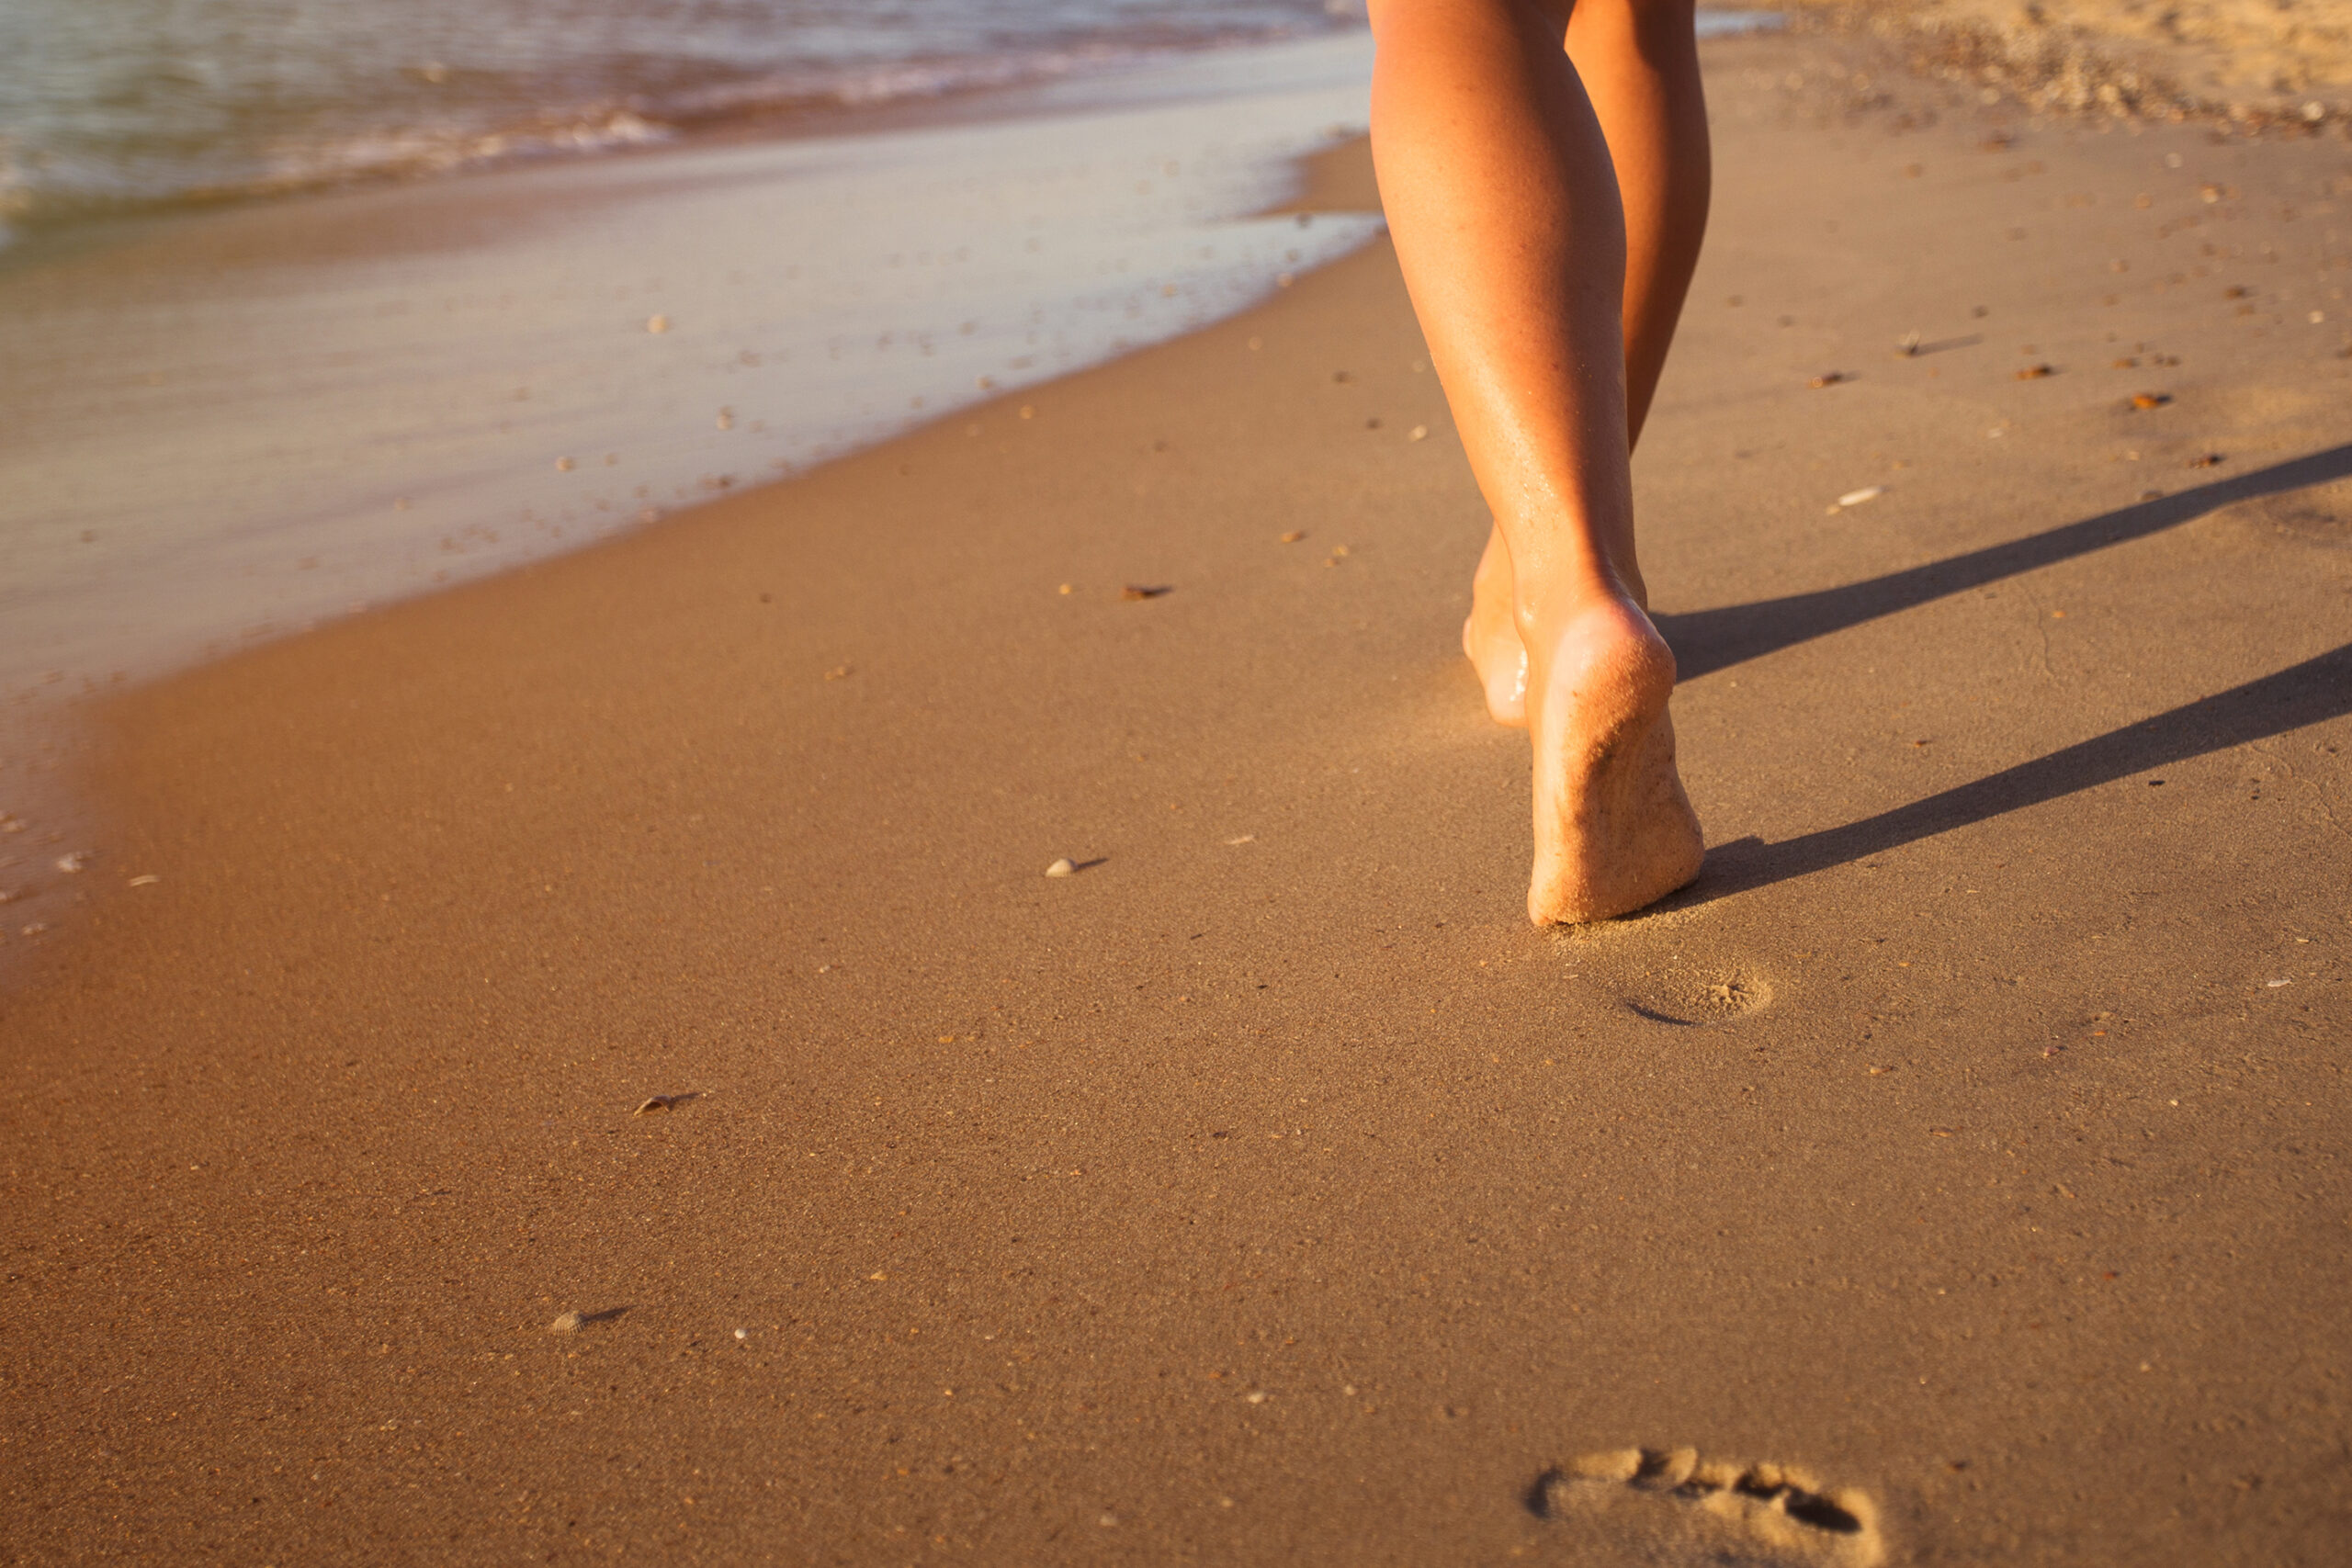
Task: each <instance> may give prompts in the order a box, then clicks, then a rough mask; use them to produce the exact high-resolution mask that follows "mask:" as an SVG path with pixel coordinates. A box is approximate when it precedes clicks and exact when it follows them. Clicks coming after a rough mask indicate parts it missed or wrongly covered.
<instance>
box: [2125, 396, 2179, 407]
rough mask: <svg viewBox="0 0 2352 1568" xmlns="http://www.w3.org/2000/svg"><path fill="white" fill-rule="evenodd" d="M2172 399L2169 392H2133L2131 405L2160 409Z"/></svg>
mask: <svg viewBox="0 0 2352 1568" xmlns="http://www.w3.org/2000/svg"><path fill="white" fill-rule="evenodd" d="M2170 401H2172V394H2171V393H2170V392H2134V393H2132V394H2131V406H2132V407H2133V408H2135V409H2160V408H2162V407H2164V406H2165V404H2166V403H2168V402H2170Z"/></svg>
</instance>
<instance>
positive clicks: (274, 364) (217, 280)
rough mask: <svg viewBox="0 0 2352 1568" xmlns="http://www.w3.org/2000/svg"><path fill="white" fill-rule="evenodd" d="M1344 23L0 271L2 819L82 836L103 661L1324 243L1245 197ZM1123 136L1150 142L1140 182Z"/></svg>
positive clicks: (806, 456) (840, 440)
mask: <svg viewBox="0 0 2352 1568" xmlns="http://www.w3.org/2000/svg"><path fill="white" fill-rule="evenodd" d="M1362 53H1363V49H1362V45H1361V40H1358V39H1353V38H1351V37H1348V38H1340V39H1336V40H1329V41H1326V42H1322V43H1317V44H1310V45H1305V46H1287V47H1281V48H1274V49H1260V50H1254V51H1238V50H1237V51H1216V52H1214V53H1213V54H1208V55H1202V56H1198V57H1194V58H1191V59H1187V60H1183V61H1179V62H1173V63H1163V64H1161V65H1159V66H1157V67H1154V68H1152V69H1148V70H1136V71H1128V72H1125V73H1103V74H1100V75H1097V76H1094V77H1090V78H1088V79H1086V80H1085V81H1083V82H1078V83H1061V84H1051V85H1044V86H1040V87H1036V88H1033V89H1026V90H1022V91H1018V92H1008V93H1003V94H999V95H994V96H990V97H989V98H988V99H987V100H986V101H985V102H982V101H979V100H973V101H970V102H967V103H966V104H964V105H961V106H954V107H950V106H943V105H938V104H930V105H924V106H899V107H895V108H886V109H879V110H876V111H874V112H872V113H870V114H865V115H863V116H856V117H849V118H846V119H845V121H844V123H845V125H846V126H847V128H848V133H845V134H831V135H826V136H817V137H811V136H799V137H776V136H773V135H764V136H763V135H753V134H741V135H729V136H715V137H710V138H706V139H699V140H697V141H695V142H694V143H693V144H692V145H679V146H671V147H664V148H656V149H648V150H645V151H644V152H641V153H640V154H639V155H637V156H633V157H627V158H623V157H610V158H601V159H588V160H577V161H571V162H568V163H563V164H553V163H550V164H535V165H528V166H519V167H510V168H504V169H500V170H495V171H490V172H486V173H484V174H482V175H479V176H476V177H471V178H455V179H447V180H435V181H420V182H409V183H402V184H392V185H386V186H379V187H378V188H375V189H372V190H366V191H356V192H347V193H341V194H337V195H332V196H323V197H314V198H311V199H306V200H296V201H287V202H277V203H261V204H253V205H248V206H243V207H240V208H236V209H221V210H219V211H216V212H212V213H206V214H197V215H187V216H178V215H175V216H174V217H173V218H171V219H169V220H153V221H145V222H140V223H134V224H129V225H126V226H123V227H121V228H119V230H117V231H114V232H113V233H112V234H110V235H105V236H85V237H84V239H85V243H87V244H88V246H89V249H88V251H87V254H80V255H75V256H73V257H71V258H70V259H69V260H68V261H66V262H64V263H62V264H59V265H22V266H19V267H18V268H17V269H16V270H14V271H11V272H6V273H5V274H0V321H6V323H7V325H8V327H9V331H8V333H7V337H8V339H9V341H10V343H11V352H9V353H8V354H6V355H0V368H5V369H6V372H7V374H6V385H7V386H8V387H9V389H10V392H9V395H8V397H7V398H6V400H5V407H0V412H5V414H6V417H7V418H8V420H9V421H10V423H12V426H13V427H14V428H15V429H16V430H17V432H18V434H19V435H20V437H21V439H20V440H19V442H18V443H17V445H16V446H15V447H14V448H13V455H12V458H11V459H9V460H6V461H0V484H5V488H6V493H7V494H9V495H11V496H13V497H15V498H16V499H15V500H14V501H13V502H0V566H5V567H6V575H7V576H8V577H9V579H10V580H11V587H10V589H9V590H8V591H7V592H6V593H5V594H0V618H5V619H6V622H7V623H8V625H9V626H10V635H9V637H7V638H6V642H5V644H0V702H5V703H6V711H5V713H0V724H5V725H6V736H5V739H6V748H5V753H6V755H9V756H13V757H14V758H15V759H17V761H15V763H14V765H12V766H8V767H6V769H5V771H0V812H5V813H7V814H12V815H10V816H9V817H8V818H7V819H9V820H27V821H30V822H32V823H33V824H34V825H35V827H34V831H35V834H36V836H39V837H41V838H50V837H51V836H52V835H54V836H55V842H54V845H53V847H54V849H55V850H56V852H58V853H61V854H62V853H64V852H67V851H68V850H69V849H74V848H90V847H97V846H96V845H95V844H94V843H93V842H92V840H90V838H89V835H90V834H91V833H92V831H93V830H94V825H93V824H92V823H91V822H90V820H89V818H87V815H86V814H85V813H83V812H81V811H79V810H78V808H77V807H76V803H75V802H74V800H73V799H72V798H70V797H68V796H65V795H62V793H61V792H60V790H59V789H58V788H57V787H56V786H55V784H54V776H55V775H54V770H53V769H51V767H49V766H48V764H49V763H51V761H54V759H55V757H56V756H57V755H60V754H62V753H63V752H65V751H68V750H72V749H73V748H74V747H75V746H76V745H78V743H79V742H78V739H77V736H78V734H79V727H78V726H77V724H76V723H75V721H74V718H73V716H72V713H71V709H72V708H73V706H74V705H75V704H78V703H81V702H85V701H87V700H90V699H93V698H96V697H99V696H101V695H103V694H104V693H105V692H106V691H107V690H108V689H110V688H116V687H119V686H121V685H123V684H125V683H126V682H134V681H141V680H144V679H149V678H152V677H153V676H155V675H157V674H159V673H162V672H164V671H168V670H169V669H171V668H174V667H175V666H180V665H185V664H186V663H187V662H189V661H191V660H205V659H210V658H218V657H221V656H224V655H226V654H228V653H230V652H232V651H234V650H235V649H237V648H239V647H245V646H251V645H253V644H254V643H255V642H257V641H261V640H266V639H268V638H270V637H278V636H284V635H288V633H299V632H300V631H301V630H302V629H304V628H306V627H309V626H316V625H320V624H323V623H326V622H331V621H333V620H334V619H336V618H339V617H341V616H344V615H349V614H353V613H356V612H358V611H359V610H361V609H363V608H364V607H366V606H368V605H369V604H381V603H384V602H387V601H391V600H398V599H401V598H404V597H407V596H410V595H413V594H415V593H419V592H432V591H434V590H435V589H436V588H439V587H443V586H446V585H447V584H448V583H451V582H454V581H466V580H469V579H471V578H474V577H479V576H481V575H483V574H484V573H487V572H494V571H500V570H511V569H513V568H514V567H515V566H517V565H520V564H522V563H523V562H525V561H527V560H531V559H536V558H548V557H549V556H551V555H553V554H557V553H560V552H561V551H563V550H566V549H569V548H571V547H577V545H579V544H580V543H581V542H582V541H583V540H588V539H594V538H596V537H598V536H605V535H609V534H612V533H616V532H619V531H622V530H624V529H626V528H627V527H629V526H635V525H643V524H644V523H645V522H646V521H649V520H650V519H652V518H655V517H658V516H660V515H662V514H663V513H669V512H672V511H674V510H676V509H678V508H679V507H681V506H690V505H692V504H694V503H695V502H699V501H703V500H707V499H708V498H709V497H711V496H713V495H717V494H719V493H723V492H725V491H729V490H731V489H734V488H736V487H738V486H740V485H744V484H751V483H757V482H759V481H760V480H761V479H763V478H774V477H775V476H776V475H778V474H780V473H789V472H793V471H797V469H799V468H805V467H806V466H807V465H808V464H809V463H810V462H812V461H822V460H824V459H825V458H827V457H831V456H833V455H835V454H836V453H838V452H839V451H841V450H843V449H848V448H856V447H860V446H866V445H870V444H871V443H872V442H874V441H876V440H879V439H883V438H886V437H887V436H888V435H889V434H893V433H894V432H897V431H901V430H903V429H905V428H908V427H909V426H910V425H911V424H913V423H916V422H918V421H924V420H932V419H936V418H940V417H945V416H946V415H948V414H950V413H952V412H954V411H955V410H956V408H957V407H959V406H962V405H966V404H968V403H971V402H974V401H977V400H982V399H985V398H987V397H989V396H990V395H992V394H993V393H995V392H998V391H1003V390H1012V389H1020V388H1022V387H1023V386H1032V385H1035V384H1037V383H1038V382H1039V380H1040V379H1041V378H1046V377H1050V376H1052V375H1055V374H1058V373H1062V372H1064V371H1066V370H1068V369H1069V368H1072V367H1076V366H1081V365H1085V364H1089V363H1093V362H1097V361H1099V360H1101V359H1103V358H1104V357H1107V356H1111V355H1117V354H1121V353H1126V352H1131V351H1132V349H1133V348H1134V347H1136V346H1137V344H1140V343H1148V342H1151V341H1156V340H1158V339H1160V338H1164V337H1166V336H1168V335H1170V334H1172V333H1176V332H1180V331H1182V330H1185V329H1186V328H1187V327H1189V326H1192V325H1197V324H1198V323H1199V322H1201V321H1206V320H1213V319H1216V318H1217V317H1219V316H1221V315H1224V314H1227V313H1229V312H1230V311H1231V310H1235V309H1238V308H1241V307H1243V306H1246V305H1247V304H1248V303H1249V302H1250V300H1252V299H1256V298H1258V297H1261V296H1262V295H1264V294H1267V293H1271V292H1272V291H1274V288H1275V285H1276V283H1277V281H1278V280H1279V278H1280V277H1287V276H1291V275H1292V273H1293V272H1295V271H1296V270H1300V269H1303V268H1306V267H1310V266H1312V265H1317V264H1318V263H1320V262H1322V261H1324V260H1327V259H1329V257H1331V256H1333V255H1336V254H1344V253H1345V252H1346V251H1348V250H1350V249H1351V248H1352V247H1353V246H1354V245H1355V244H1358V243H1362V240H1363V237H1365V236H1366V235H1368V234H1369V233H1370V232H1371V231H1373V230H1374V229H1375V228H1376V225H1377V220H1376V219H1359V218H1355V217H1351V216H1349V215H1344V214H1336V213H1334V214H1329V215H1327V217H1326V218H1325V219H1324V220H1322V221H1320V222H1317V223H1316V224H1315V225H1314V226H1313V227H1312V228H1311V229H1309V228H1305V227H1298V226H1294V225H1292V224H1289V223H1287V222H1280V221H1276V220H1274V219H1273V218H1272V217H1271V216H1258V217H1253V216H1251V215H1252V214H1265V213H1267V211H1268V209H1271V208H1273V207H1276V206H1279V205H1281V199H1280V198H1281V197H1282V195H1283V192H1284V190H1285V189H1286V188H1287V187H1288V185H1289V184H1290V183H1291V179H1292V176H1291V175H1290V174H1289V173H1287V169H1288V166H1289V164H1290V163H1291V162H1292V161H1293V160H1295V157H1296V156H1297V155H1299V154H1301V153H1305V152H1308V151H1310V150H1311V149H1313V148H1314V147H1316V146H1317V145H1320V144H1323V143H1326V142H1328V141H1329V140H1330V139H1331V135H1332V132H1331V130H1330V129H1329V128H1330V125H1331V124H1332V123H1333V119H1334V118H1336V120H1337V122H1338V123H1340V125H1342V126H1344V124H1345V122H1346V121H1347V120H1348V119H1349V118H1351V117H1353V116H1360V105H1359V106H1357V107H1351V103H1352V102H1353V101H1354V100H1357V99H1360V97H1361V94H1360V92H1356V91H1354V90H1352V89H1351V88H1350V86H1349V85H1348V83H1349V81H1350V80H1351V73H1355V72H1356V71H1357V69H1358V67H1359V66H1360V65H1361V63H1362V62H1361V58H1360V57H1361V56H1362ZM1358 123H1359V124H1360V118H1359V119H1358ZM1070 137H1079V138H1081V139H1083V141H1084V143H1085V151H1084V152H1082V153H1080V152H1065V151H1061V150H1059V149H1058V148H1057V145H1056V144H1057V141H1062V140H1065V139H1068V138H1070ZM1123 161H1124V162H1125V163H1128V164H1136V165H1138V166H1139V168H1141V169H1146V170H1148V173H1149V174H1150V175H1159V174H1160V173H1161V167H1162V164H1163V163H1164V164H1166V165H1167V167H1168V168H1169V169H1170V171H1171V172H1172V171H1174V170H1175V169H1176V168H1177V167H1178V163H1179V161H1181V164H1182V165H1183V169H1184V173H1183V175H1182V179H1179V180H1163V181H1162V182H1160V183H1162V184H1163V185H1164V186H1166V189H1165V190H1164V192H1161V193H1159V194H1151V193H1150V185H1149V183H1148V182H1144V183H1140V184H1138V185H1136V186H1135V187H1134V188H1129V187H1128V186H1125V185H1120V184H1118V183H1117V175H1118V171H1119V169H1120V165H1121V164H1122V162H1123ZM1090 171H1091V172H1090ZM944 183H952V184H956V185H960V186H964V187H966V188H963V189H961V190H958V191H956V192H954V193H952V194H948V193H944V192H943V191H942V190H940V189H935V188H933V187H937V186H942V185H943V184H944ZM1016 204H1017V205H1016ZM1016 220H1021V221H1016ZM1300 222H1301V224H1304V223H1305V222H1306V220H1303V219H1302V220H1300ZM943 224H944V225H945V226H946V227H947V229H948V230H949V231H952V232H953V233H954V234H955V236H956V239H957V240H958V241H960V242H961V243H959V244H957V245H956V246H952V247H951V246H944V245H941V244H938V243H935V240H934V231H936V230H938V229H939V228H940V226H941V225H943ZM861 247H862V248H861ZM951 250H952V251H953V254H952V255H951V254H948V253H949V251H951ZM934 251H936V252H937V253H938V254H937V256H936V259H935V260H934V254H933V253H934ZM779 252H780V253H781V254H779ZM1196 253H1197V254H1196ZM1259 253H1263V254H1259ZM901 262H909V263H914V264H921V265H910V266H907V267H905V268H903V269H902V268H901V266H900V264H901ZM1131 269H1132V271H1131ZM976 329H977V331H976ZM934 355H935V356H936V357H934ZM975 379H976V380H977V386H976V385H974V381H975ZM697 404H699V405H700V406H699V408H697V407H696V406H695V405H697ZM894 408H895V412H893V410H894ZM714 427H715V428H714ZM600 454H601V456H600ZM60 694H63V700H62V701H61V700H59V699H60ZM68 840H74V842H69V841H68ZM18 878H19V881H20V882H21V880H22V879H23V873H22V872H21V871H20V872H19V873H18ZM40 880H41V881H43V882H46V883H47V884H49V885H50V886H51V887H52V888H53V887H56V886H66V885H68V884H66V883H62V882H61V881H60V880H59V879H58V878H56V877H54V876H44V877H42V878H40ZM7 887H8V884H6V882H0V890H5V889H7ZM14 890H15V891H18V892H21V893H27V894H28V895H32V894H37V892H38V890H36V889H30V888H27V887H24V886H17V888H15V889H14ZM36 902H38V898H37V897H36ZM14 913H16V914H17V916H19V917H20V918H18V919H17V920H16V924H17V925H18V926H21V925H24V924H28V923H39V922H40V921H42V920H45V919H48V912H47V911H46V910H44V909H41V908H34V909H31V910H29V911H21V910H20V911H14Z"/></svg>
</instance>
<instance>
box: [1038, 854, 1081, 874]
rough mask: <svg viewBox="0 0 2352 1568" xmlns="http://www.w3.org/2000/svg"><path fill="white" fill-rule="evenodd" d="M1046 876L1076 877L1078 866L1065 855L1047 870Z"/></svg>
mask: <svg viewBox="0 0 2352 1568" xmlns="http://www.w3.org/2000/svg"><path fill="white" fill-rule="evenodd" d="M1077 874H1078V866H1077V864H1076V863H1074V862H1073V861H1071V859H1070V858H1069V856H1068V855H1064V856H1062V857H1061V859H1059V860H1057V861H1056V862H1054V863H1053V864H1051V865H1049V866H1047V867H1046V875H1047V876H1076V875H1077Z"/></svg>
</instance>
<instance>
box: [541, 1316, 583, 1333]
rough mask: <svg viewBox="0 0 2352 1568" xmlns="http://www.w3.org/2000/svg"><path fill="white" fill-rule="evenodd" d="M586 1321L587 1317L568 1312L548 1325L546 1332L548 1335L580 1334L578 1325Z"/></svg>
mask: <svg viewBox="0 0 2352 1568" xmlns="http://www.w3.org/2000/svg"><path fill="white" fill-rule="evenodd" d="M587 1321H588V1319H587V1317H586V1316H585V1315H584V1314H581V1313H577V1312H568V1313H565V1314H563V1315H562V1316H561V1317H559V1318H557V1319H556V1320H555V1321H554V1322H553V1323H550V1324H548V1333H549V1334H577V1333H579V1332H580V1325H582V1324H583V1323H586V1322H587Z"/></svg>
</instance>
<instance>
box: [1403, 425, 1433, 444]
mask: <svg viewBox="0 0 2352 1568" xmlns="http://www.w3.org/2000/svg"><path fill="white" fill-rule="evenodd" d="M1429 438H1430V427H1429V426H1428V425H1426V424H1417V425H1415V426H1413V428H1412V429H1410V430H1408V431H1407V432H1406V433H1405V439H1406V440H1408V441H1427V440H1428V439H1429Z"/></svg>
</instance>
